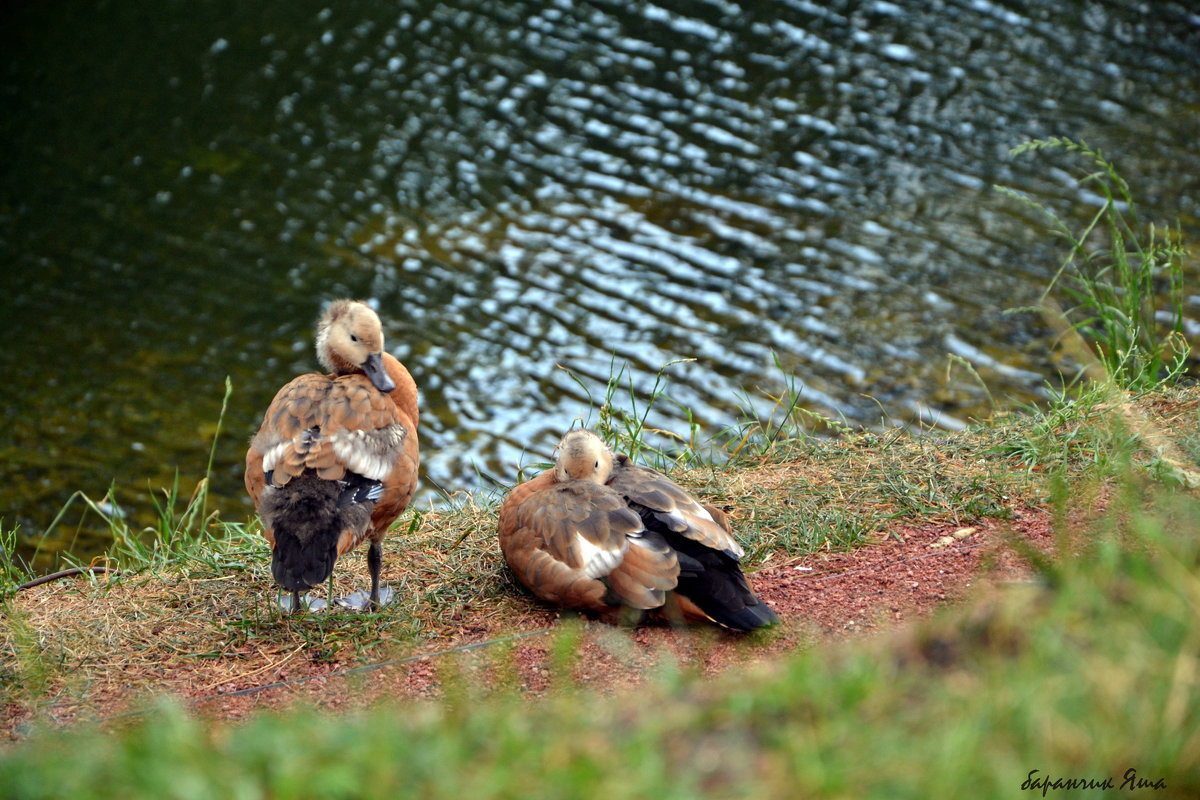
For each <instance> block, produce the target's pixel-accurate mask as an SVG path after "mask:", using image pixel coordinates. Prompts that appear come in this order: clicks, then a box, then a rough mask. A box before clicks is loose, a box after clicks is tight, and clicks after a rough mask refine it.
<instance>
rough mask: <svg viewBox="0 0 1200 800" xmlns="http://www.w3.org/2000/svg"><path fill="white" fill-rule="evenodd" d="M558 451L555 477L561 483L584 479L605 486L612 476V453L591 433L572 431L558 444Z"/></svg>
mask: <svg viewBox="0 0 1200 800" xmlns="http://www.w3.org/2000/svg"><path fill="white" fill-rule="evenodd" d="M557 450H558V461H557V462H555V464H554V475H555V478H556V479H557V480H558V481H559V482H560V483H561V482H563V481H570V480H581V479H582V480H592V481H595V482H596V483H599V484H604V483H607V482H608V479H609V477H610V476H611V475H612V469H613V457H612V453H611V452H609V449H608V447H607V446H606V445H605V444H604V442H603V441H601V439H600V437H599V436H597V435H596V434H594V433H592V432H591V431H587V430H575V431H571V432H570V433H568V434H567V435H566V436H564V437H563V438H562V441H560V442H559V443H558V448H557Z"/></svg>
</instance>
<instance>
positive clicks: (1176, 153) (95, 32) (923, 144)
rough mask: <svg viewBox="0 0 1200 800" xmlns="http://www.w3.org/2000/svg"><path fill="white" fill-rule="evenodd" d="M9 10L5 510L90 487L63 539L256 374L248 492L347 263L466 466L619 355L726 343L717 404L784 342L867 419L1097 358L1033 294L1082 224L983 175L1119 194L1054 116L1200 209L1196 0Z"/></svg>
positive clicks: (834, 410) (718, 417)
mask: <svg viewBox="0 0 1200 800" xmlns="http://www.w3.org/2000/svg"><path fill="white" fill-rule="evenodd" d="M5 8H6V10H4V11H3V15H4V19H3V25H2V26H0V30H2V32H0V64H2V72H0V103H2V104H3V116H2V117H0V141H2V142H3V145H4V148H3V153H4V157H3V161H2V166H0V170H2V175H3V180H2V183H0V262H2V264H3V277H2V278H0V281H2V285H0V290H2V291H0V297H2V298H3V301H2V302H3V306H2V312H3V313H2V315H0V326H2V328H0V330H2V331H3V342H4V346H3V348H2V349H0V367H2V369H3V374H4V375H5V376H6V381H5V389H4V393H3V404H4V420H5V424H4V428H3V433H2V434H0V450H2V451H3V461H2V467H0V469H2V470H3V474H2V475H0V516H2V517H3V524H4V525H5V526H11V525H13V524H14V523H19V524H20V525H21V527H22V531H23V533H24V535H25V537H26V544H27V546H28V548H29V551H30V552H32V551H33V550H34V549H35V548H40V549H41V551H42V552H43V554H49V553H52V552H53V551H55V550H57V549H60V548H63V547H67V546H70V547H72V548H73V549H74V551H75V552H77V553H79V554H87V553H90V552H94V551H96V549H98V548H99V547H101V546H102V544H103V543H102V541H101V540H99V539H96V538H94V537H93V533H94V532H93V531H92V530H91V527H90V526H89V527H87V528H86V529H85V530H83V532H82V534H81V535H82V537H83V538H80V539H76V532H77V531H76V523H77V517H78V514H77V513H72V514H69V515H68V518H67V521H66V524H65V525H64V526H63V527H62V529H61V530H60V531H59V533H58V534H56V536H55V537H54V539H53V540H52V541H47V542H42V543H40V544H39V538H40V535H41V532H42V531H43V530H44V529H45V527H46V526H47V525H48V524H49V522H50V520H51V519H53V517H54V515H55V513H56V512H57V511H58V509H59V508H60V507H61V506H62V504H63V503H64V502H65V501H66V500H67V498H68V497H70V495H71V494H72V493H73V492H75V491H76V490H82V491H85V492H87V493H88V494H89V495H92V496H94V497H99V496H101V495H103V493H104V492H105V491H106V490H107V488H108V487H109V485H110V483H112V482H114V481H115V482H116V485H117V487H118V496H119V498H120V499H121V502H122V504H123V506H124V507H125V508H126V510H127V511H128V512H129V513H130V514H132V515H134V516H135V518H137V519H138V520H142V519H147V520H148V512H149V509H150V508H151V504H150V501H149V493H150V492H151V491H157V490H158V489H159V488H160V487H163V486H167V485H169V484H170V482H171V481H172V479H173V476H174V475H175V472H176V470H177V469H178V470H179V472H180V474H181V484H182V485H183V486H184V487H185V488H186V489H188V490H190V488H191V487H192V486H194V484H195V482H196V480H197V479H198V478H199V477H200V476H201V475H202V474H203V470H204V465H205V464H206V462H207V458H208V450H209V447H210V445H211V443H212V436H213V434H214V429H215V426H216V422H217V419H218V414H219V409H220V404H221V398H222V396H223V394H224V381H225V377H226V376H229V377H230V378H231V380H232V383H233V387H234V391H233V396H232V398H231V401H230V403H231V405H230V409H229V412H228V414H227V417H226V420H225V430H224V432H223V434H222V437H221V438H220V439H219V441H218V448H217V458H216V464H215V474H214V478H213V491H214V493H215V496H216V499H215V500H214V503H215V504H216V505H217V506H219V507H220V508H221V510H222V513H223V516H224V518H226V519H242V518H245V517H248V516H249V515H250V514H251V513H252V509H251V507H250V505H249V502H248V500H247V499H246V498H245V497H244V494H243V491H242V489H241V460H242V457H243V454H244V449H245V442H246V440H247V439H248V437H249V436H250V434H251V433H253V431H254V430H255V428H256V426H257V424H258V421H259V419H260V416H261V412H262V409H263V408H265V406H266V404H267V403H268V402H269V400H270V398H271V397H272V395H273V393H274V391H275V390H276V389H277V388H278V386H280V385H281V384H282V383H283V382H285V381H286V380H288V379H289V378H290V377H291V376H293V375H294V374H296V373H298V372H301V371H310V370H313V369H315V367H316V364H315V359H314V358H313V356H312V345H311V335H312V323H313V320H314V319H315V317H316V315H317V314H318V313H319V311H320V308H321V306H322V304H323V303H324V302H326V301H328V300H330V299H332V298H335V297H339V296H355V297H363V298H369V299H371V300H372V301H374V302H375V303H376V305H377V307H378V309H379V311H380V313H381V316H382V317H383V318H384V320H385V323H386V325H387V330H388V334H389V349H391V350H392V351H393V352H394V353H395V354H396V355H397V356H398V357H400V358H401V359H402V360H404V361H405V362H406V363H407V364H408V366H409V368H410V369H411V370H412V372H413V373H414V375H415V377H416V379H417V381H418V383H419V385H420V386H421V388H422V393H423V403H424V416H423V417H422V426H423V430H422V444H423V459H424V466H425V468H426V470H427V472H428V474H429V476H430V477H431V478H433V479H435V480H436V481H437V482H439V483H440V484H442V485H443V486H445V487H448V488H450V489H454V488H474V487H477V486H478V485H479V477H478V474H477V470H478V471H482V472H484V473H487V474H490V475H494V476H497V477H499V478H501V479H504V480H512V479H513V477H514V476H515V473H516V468H517V464H518V463H521V462H527V461H529V460H532V459H533V458H534V457H536V456H543V455H545V454H546V453H548V451H549V448H550V446H551V445H552V444H553V442H554V441H555V440H556V439H557V437H558V435H559V434H560V432H561V431H562V430H563V429H564V428H565V427H567V426H569V425H570V423H571V421H572V420H573V419H574V418H575V417H577V416H579V415H586V414H587V413H588V409H589V407H590V406H591V405H592V403H591V402H590V399H589V393H590V394H591V395H592V396H593V397H599V396H600V395H602V393H603V383H604V380H605V379H606V378H607V377H608V375H609V373H610V367H611V364H612V363H613V362H614V359H615V361H616V363H617V364H622V363H625V362H628V364H629V366H630V370H631V373H632V375H634V376H635V378H636V380H637V381H638V382H639V384H640V385H641V386H643V387H647V386H649V385H650V384H651V383H652V382H653V378H654V375H655V373H656V372H657V371H658V369H659V368H660V367H661V366H662V365H663V364H664V363H666V362H668V361H671V360H673V359H677V358H694V359H696V360H695V361H694V362H691V363H689V364H686V365H678V366H676V367H673V368H672V369H671V370H670V371H669V373H668V374H669V378H670V381H671V382H670V386H669V393H670V394H671V395H672V396H673V397H674V398H675V399H677V400H678V401H680V402H681V403H682V404H684V405H686V406H688V407H690V408H691V409H692V410H693V411H694V412H695V414H696V417H697V419H698V420H699V421H700V423H701V424H702V425H703V427H704V430H705V431H707V432H712V431H715V430H716V429H718V428H719V427H721V426H722V425H725V424H728V423H729V422H730V421H731V420H732V419H733V416H734V414H735V413H736V412H735V410H734V404H735V402H736V397H737V394H738V393H739V391H741V390H743V389H745V390H748V391H749V392H751V393H754V392H755V391H756V388H757V387H761V388H763V389H765V390H768V391H778V390H779V389H780V387H781V385H782V382H783V375H782V374H781V373H780V372H779V370H777V369H776V367H775V366H774V357H775V356H778V358H779V360H780V362H781V363H782V364H783V365H784V367H785V369H786V370H787V371H788V372H789V373H791V374H793V375H794V376H795V377H796V379H797V381H798V385H800V386H802V387H803V388H804V394H803V397H804V399H805V402H806V403H807V404H808V406H809V407H810V408H812V409H814V410H817V411H820V412H821V413H826V414H834V415H841V416H843V417H844V418H845V419H846V420H847V421H848V422H850V423H852V424H867V425H871V424H879V422H880V417H881V413H883V414H886V415H887V419H888V423H889V424H890V423H913V422H917V421H920V420H926V421H928V420H936V421H937V422H936V424H939V425H942V426H944V427H954V426H955V425H957V424H959V423H960V422H961V421H962V420H964V419H967V418H969V417H971V416H972V415H981V414H986V413H987V411H988V409H989V408H990V406H989V401H988V398H987V395H986V394H985V392H984V390H983V389H982V388H981V387H980V386H979V385H978V384H977V383H976V382H975V380H974V379H973V378H971V377H970V376H968V375H967V374H966V372H965V370H956V371H954V372H951V373H950V374H949V375H948V374H947V363H948V361H947V359H948V354H950V353H955V354H957V355H959V356H962V357H964V358H966V359H967V360H968V361H970V362H971V363H972V364H973V365H974V366H975V367H976V369H977V370H978V372H979V373H980V375H981V376H982V377H983V378H984V379H985V380H986V381H987V382H988V385H989V388H990V391H991V393H992V394H993V395H994V396H995V398H996V399H997V402H999V403H1000V404H1001V405H1004V404H1012V403H1016V402H1025V401H1031V400H1036V399H1037V398H1038V397H1039V396H1040V393H1041V391H1042V390H1041V387H1042V385H1043V382H1044V381H1046V380H1050V381H1051V382H1053V381H1055V380H1057V377H1056V376H1057V375H1058V372H1059V371H1060V370H1061V369H1063V368H1065V366H1067V365H1064V364H1063V363H1060V362H1059V361H1058V360H1057V357H1056V355H1055V353H1054V352H1053V349H1052V347H1051V346H1050V343H1049V337H1048V333H1047V331H1046V330H1045V329H1044V328H1043V327H1042V326H1041V323H1040V322H1039V321H1038V320H1037V319H1035V318H1032V317H1028V316H1019V315H1018V316H1014V315H1005V314H1003V313H1002V312H1003V310H1004V309H1005V308H1008V307H1010V306H1015V305H1023V304H1025V303H1028V302H1030V301H1031V300H1032V299H1034V298H1035V297H1036V296H1037V294H1038V293H1039V292H1040V291H1041V289H1042V287H1043V286H1044V285H1045V282H1046V280H1047V279H1048V276H1049V275H1050V274H1052V272H1053V270H1054V268H1055V266H1056V265H1057V261H1058V258H1059V255H1060V253H1059V251H1058V250H1056V249H1055V247H1056V243H1055V242H1054V241H1053V240H1052V239H1050V238H1049V237H1048V236H1047V235H1045V233H1044V232H1043V231H1041V230H1040V229H1039V228H1038V226H1037V224H1036V221H1035V220H1033V219H1032V217H1031V216H1030V215H1029V214H1028V213H1027V212H1024V211H1021V210H1019V209H1017V208H1015V207H1014V206H1013V204H1012V203H1011V202H1009V201H1006V200H1005V199H1003V198H1002V197H1000V196H999V195H998V194H997V193H995V192H994V191H993V190H992V189H991V186H992V184H994V183H1001V184H1005V185H1010V186H1013V187H1016V188H1019V189H1021V190H1023V191H1026V192H1029V193H1031V194H1033V195H1034V196H1036V197H1038V198H1040V199H1041V200H1042V201H1043V202H1046V203H1047V204H1049V205H1051V206H1052V207H1054V208H1056V209H1058V210H1060V211H1062V212H1064V213H1068V214H1072V215H1074V216H1076V217H1080V218H1081V217H1082V216H1084V215H1085V214H1087V212H1088V211H1089V210H1090V207H1089V206H1088V205H1087V203H1088V202H1089V198H1088V197H1087V195H1086V194H1085V193H1081V192H1080V190H1079V189H1078V187H1077V186H1076V183H1075V181H1076V179H1077V178H1078V177H1079V175H1080V174H1081V170H1080V167H1082V165H1081V164H1079V163H1078V162H1072V161H1071V160H1070V159H1067V158H1064V157H1062V156H1059V155H1049V156H1038V157H1029V156H1026V157H1024V158H1021V159H1017V160H1014V159H1012V158H1010V157H1009V156H1008V155H1007V151H1008V149H1009V148H1010V147H1012V146H1014V145H1016V144H1019V143H1020V142H1022V141H1024V140H1025V139H1027V138H1030V137H1040V136H1048V135H1067V136H1072V137H1077V138H1083V139H1085V140H1087V141H1088V142H1089V143H1091V144H1093V145H1094V146H1097V147H1100V148H1101V149H1103V150H1104V151H1105V152H1106V153H1107V154H1108V155H1110V156H1111V157H1112V158H1113V159H1115V160H1116V162H1117V165H1118V167H1119V168H1120V169H1121V170H1122V172H1123V173H1124V174H1125V176H1126V177H1127V178H1128V179H1129V180H1130V181H1131V183H1132V184H1133V185H1134V188H1135V191H1136V192H1138V194H1139V195H1140V196H1141V197H1142V199H1143V200H1144V202H1145V207H1144V208H1143V209H1142V210H1143V212H1144V213H1146V214H1148V215H1149V216H1151V217H1152V218H1153V217H1159V218H1161V219H1163V220H1172V219H1174V218H1175V217H1182V218H1183V220H1184V223H1185V225H1187V226H1189V227H1191V228H1193V229H1195V228H1196V227H1197V226H1196V221H1197V217H1198V216H1200V215H1198V213H1197V205H1198V200H1200V148H1198V147H1197V142H1198V141H1200V10H1197V9H1196V8H1195V7H1193V6H1189V5H1188V4H1184V3H1175V2H1154V3H1131V2H1123V1H1121V0H1110V1H1107V2H1082V1H1079V2H1067V1H1065V0H1064V1H1061V2H1030V1H1027V0H942V1H941V2H937V1H936V0H935V1H931V2H926V1H925V0H921V1H920V2H918V1H917V0H911V1H908V2H900V1H899V0H897V2H856V1H855V0H836V1H835V2H829V3H818V2H804V1H803V0H789V1H787V2H784V1H781V2H773V3H768V2H763V3H748V2H747V3H737V2H733V1H732V0H711V1H709V2H688V3H683V2H655V3H624V2H600V1H599V0H597V1H595V2H583V1H580V2H552V3H541V2H537V3H532V2H531V3H521V2H513V3H499V2H483V1H482V0H480V1H479V2H469V1H467V0H463V1H456V2H450V3H431V2H411V3H399V4H397V5H394V6H389V7H386V8H384V7H381V6H379V5H377V4H368V3H361V2H339V3H337V4H330V5H329V6H328V7H325V6H321V5H309V4H305V3H295V2H288V3H281V2H255V3H245V2H241V3H237V2H220V3H215V2H188V3H184V2H170V1H168V2H159V3H153V4H147V3H134V2H108V3H103V2H101V3H78V2H67V3H30V2H25V3H17V4H15V5H12V4H9V5H8V6H6V7H5ZM1195 311H1196V309H1195V303H1193V304H1192V305H1191V306H1190V307H1189V314H1190V315H1192V316H1195ZM559 365H561V366H562V367H565V368H567V369H558V368H557V367H558V366H559ZM567 370H570V372H568V371H567ZM571 373H574V375H575V376H577V378H578V379H579V380H580V381H582V383H583V387H581V386H580V385H579V383H577V381H576V379H575V378H573V377H572V374H571ZM660 408H661V411H662V413H661V414H659V415H658V417H657V418H655V419H653V420H652V421H654V422H656V423H657V424H659V425H662V426H664V427H674V428H676V429H680V428H682V427H684V426H683V425H682V424H681V423H680V419H681V418H682V414H681V412H678V409H676V408H675V407H674V406H668V405H663V406H660ZM428 486H429V484H427V486H426V494H425V498H426V499H427V500H428V499H432V497H433V493H432V492H431V491H430V490H429V488H428Z"/></svg>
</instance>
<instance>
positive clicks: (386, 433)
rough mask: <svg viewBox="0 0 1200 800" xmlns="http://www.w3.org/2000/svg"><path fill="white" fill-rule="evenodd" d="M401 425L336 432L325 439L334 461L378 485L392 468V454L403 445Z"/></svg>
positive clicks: (394, 459)
mask: <svg viewBox="0 0 1200 800" xmlns="http://www.w3.org/2000/svg"><path fill="white" fill-rule="evenodd" d="M405 433H406V431H405V430H404V426H403V425H389V426H388V427H386V428H380V429H378V430H373V431H364V430H353V431H340V432H338V433H336V434H334V435H333V436H330V437H329V443H330V446H332V447H333V453H334V455H336V456H337V459H338V461H340V462H341V463H342V464H344V465H345V466H346V469H348V470H350V471H351V472H355V473H358V474H359V475H362V476H363V477H364V478H370V479H371V480H376V481H381V480H383V479H384V478H386V477H387V476H388V473H390V472H391V471H392V468H393V467H394V466H395V465H396V455H397V453H396V451H397V449H398V448H399V447H400V445H401V444H402V443H403V442H404V436H405Z"/></svg>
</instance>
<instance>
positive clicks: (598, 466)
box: [592, 461, 600, 469]
mask: <svg viewBox="0 0 1200 800" xmlns="http://www.w3.org/2000/svg"><path fill="white" fill-rule="evenodd" d="M592 469H600V462H599V461H597V462H596V466H594V467H592Z"/></svg>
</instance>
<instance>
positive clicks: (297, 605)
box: [292, 589, 304, 614]
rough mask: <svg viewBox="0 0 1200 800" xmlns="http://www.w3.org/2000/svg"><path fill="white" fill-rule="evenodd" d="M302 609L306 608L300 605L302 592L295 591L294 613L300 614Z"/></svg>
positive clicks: (293, 594)
mask: <svg viewBox="0 0 1200 800" xmlns="http://www.w3.org/2000/svg"><path fill="white" fill-rule="evenodd" d="M302 608H304V606H302V605H300V590H299V589H293V590H292V613H293V614H299V613H300V609H302Z"/></svg>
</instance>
